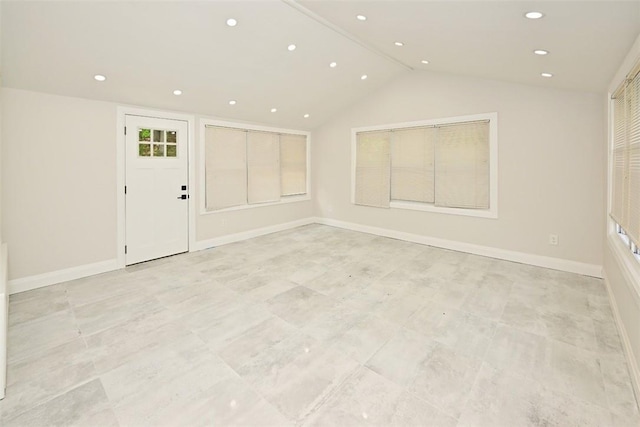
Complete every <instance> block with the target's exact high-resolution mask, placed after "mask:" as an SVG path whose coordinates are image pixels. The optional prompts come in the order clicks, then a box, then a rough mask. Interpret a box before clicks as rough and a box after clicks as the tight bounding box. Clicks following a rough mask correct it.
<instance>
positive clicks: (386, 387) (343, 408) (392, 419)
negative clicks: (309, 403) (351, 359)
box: [303, 368, 456, 427]
mask: <svg viewBox="0 0 640 427" xmlns="http://www.w3.org/2000/svg"><path fill="white" fill-rule="evenodd" d="M303 425H304V426H371V425H373V426H398V427H404V426H425V427H427V426H433V427H447V426H451V427H453V426H455V425H456V420H455V419H454V418H450V417H448V416H446V415H444V414H443V413H442V412H440V411H438V410H437V409H436V408H434V407H433V406H431V405H429V404H428V403H426V402H424V401H421V400H420V399H418V398H416V397H415V396H412V395H411V394H409V393H407V392H406V391H404V390H403V389H402V387H399V386H398V385H396V384H394V383H392V382H391V381H389V380H386V379H385V378H383V377H381V376H380V375H378V374H376V373H375V372H373V371H371V370H369V369H367V368H360V369H359V370H358V372H357V373H356V374H355V375H354V376H352V377H351V378H349V379H348V380H347V381H345V383H344V384H342V386H341V387H340V389H339V390H337V391H336V393H335V394H334V395H333V396H332V397H331V398H330V399H329V400H328V401H327V402H326V403H325V404H323V405H322V406H321V407H320V408H318V410H317V411H316V413H315V414H314V415H313V416H311V417H309V419H308V420H306V421H305V423H304V424H303Z"/></svg>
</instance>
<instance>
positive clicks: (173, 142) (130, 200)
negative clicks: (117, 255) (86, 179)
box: [125, 115, 189, 265]
mask: <svg viewBox="0 0 640 427" xmlns="http://www.w3.org/2000/svg"><path fill="white" fill-rule="evenodd" d="M187 129H188V126H187V122H185V121H181V120H169V119H158V118H151V117H141V116H132V115H127V116H126V183H125V185H126V186H125V194H126V195H125V199H126V246H125V248H126V249H125V252H126V264H127V265H129V264H135V263H138V262H142V261H147V260H150V259H155V258H160V257H164V256H168V255H174V254H177V253H181V252H186V251H188V250H189V237H188V236H189V200H188V198H189V191H188V183H189V182H188V181H189V180H188V175H189V173H188V153H187V147H188V144H187Z"/></svg>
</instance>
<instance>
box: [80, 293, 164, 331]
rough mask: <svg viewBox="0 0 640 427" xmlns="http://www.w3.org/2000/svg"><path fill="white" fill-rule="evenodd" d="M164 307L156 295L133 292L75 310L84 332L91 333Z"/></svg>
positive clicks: (133, 320) (132, 320) (131, 320)
mask: <svg viewBox="0 0 640 427" xmlns="http://www.w3.org/2000/svg"><path fill="white" fill-rule="evenodd" d="M163 309H164V308H163V307H162V305H161V304H160V303H159V302H158V300H157V299H156V298H155V297H154V296H150V295H147V294H145V293H141V292H132V293H128V294H125V295H117V296H114V297H110V298H105V299H102V300H100V301H97V302H93V303H89V304H85V305H82V306H80V307H76V308H75V310H74V312H75V317H76V319H77V322H78V326H79V328H80V331H81V332H82V334H83V335H91V334H94V333H96V332H100V331H103V330H105V329H108V328H112V327H114V326H118V325H120V324H122V323H126V322H135V321H136V320H137V319H139V318H141V317H145V316H148V315H151V314H154V313H157V312H159V311H162V310H163Z"/></svg>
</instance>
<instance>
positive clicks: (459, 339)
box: [405, 302, 497, 358]
mask: <svg viewBox="0 0 640 427" xmlns="http://www.w3.org/2000/svg"><path fill="white" fill-rule="evenodd" d="M405 327H406V328H409V329H412V330H414V331H416V332H418V333H420V334H422V335H424V336H426V337H429V338H431V339H433V340H434V341H437V342H439V343H440V344H442V345H444V346H446V347H448V348H450V349H451V350H453V351H455V352H456V353H458V354H460V355H466V356H472V357H477V358H483V357H484V355H485V353H486V352H487V349H488V347H489V344H490V343H491V339H492V338H493V335H494V333H495V330H496V327H497V324H496V323H495V322H493V321H491V320H488V319H485V318H482V317H479V316H475V315H473V314H470V313H467V312H464V311H461V310H455V309H452V308H449V307H447V306H444V305H441V304H439V303H435V302H434V303H430V304H427V305H426V306H425V307H423V308H422V309H420V310H419V311H418V312H416V313H415V314H414V315H413V316H411V318H410V319H409V321H408V322H407V323H406V324H405Z"/></svg>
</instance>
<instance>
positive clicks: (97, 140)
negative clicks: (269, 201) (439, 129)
mask: <svg viewBox="0 0 640 427" xmlns="http://www.w3.org/2000/svg"><path fill="white" fill-rule="evenodd" d="M1 107H2V114H3V117H2V118H3V124H4V126H3V127H2V134H1V137H2V141H3V145H2V150H1V151H2V153H1V159H2V163H1V171H2V174H1V179H2V198H1V199H2V207H3V216H2V235H3V238H4V240H5V241H6V242H7V243H8V244H9V258H10V261H9V276H10V279H19V278H26V277H30V276H34V275H38V274H44V273H49V272H55V271H58V270H62V269H67V268H72V267H79V266H84V265H87V264H92V263H96V262H100V261H109V260H114V259H115V258H116V257H117V254H116V244H117V242H116V240H117V234H116V228H117V210H116V209H117V208H116V203H117V201H116V197H117V194H116V132H117V126H116V123H117V105H116V104H114V103H107V102H98V101H91V100H86V99H79V98H70V97H63V96H57V95H48V94H43V93H38V92H29V91H23V90H17V89H10V88H4V89H3V93H2V106H1ZM197 126H198V123H197V122H196V132H195V138H196V141H195V142H196V147H198V146H199V144H198V140H197V138H198V136H199V131H198V129H197ZM198 154H199V153H198V150H196V168H197V165H198V164H199V159H198ZM198 181H199V178H197V179H196V182H198ZM191 194H192V195H194V196H195V197H196V205H197V206H199V200H198V197H199V191H198V189H196V191H195V192H192V193H191ZM312 214H313V204H312V203H311V202H310V201H307V202H301V203H291V204H286V205H279V206H269V207H260V208H255V209H247V210H242V211H233V212H227V213H222V214H212V215H203V216H199V215H198V217H197V221H196V236H197V240H208V239H212V238H215V237H220V236H224V235H227V234H233V233H238V232H243V231H248V230H252V229H256V228H261V227H268V226H272V225H277V224H281V223H286V222H290V221H295V220H298V219H303V218H307V217H309V216H311V215H312Z"/></svg>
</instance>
